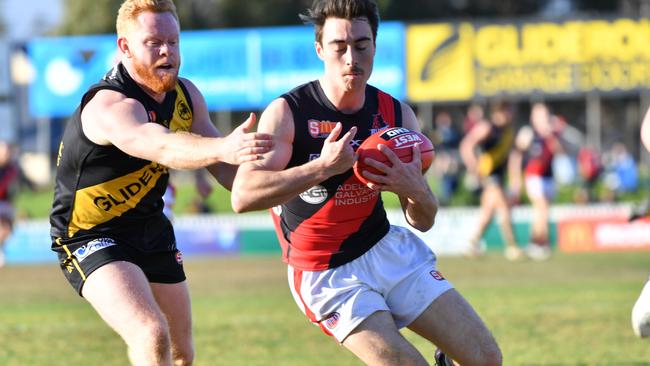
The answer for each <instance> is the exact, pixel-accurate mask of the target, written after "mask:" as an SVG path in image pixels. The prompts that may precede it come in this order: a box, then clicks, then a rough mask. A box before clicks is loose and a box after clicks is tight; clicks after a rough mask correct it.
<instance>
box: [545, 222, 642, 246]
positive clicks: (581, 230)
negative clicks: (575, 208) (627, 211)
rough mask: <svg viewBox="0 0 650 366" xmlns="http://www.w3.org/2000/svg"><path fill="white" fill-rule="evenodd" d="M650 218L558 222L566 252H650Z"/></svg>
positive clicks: (559, 242) (559, 241) (559, 243)
mask: <svg viewBox="0 0 650 366" xmlns="http://www.w3.org/2000/svg"><path fill="white" fill-rule="evenodd" d="M648 233H650V219H645V220H637V221H633V222H628V221H627V219H626V218H625V217H621V216H609V217H607V216H603V217H599V218H585V219H568V220H562V221H561V222H559V223H558V246H559V248H560V250H561V251H563V252H570V253H571V252H601V251H619V250H640V249H644V250H650V235H648Z"/></svg>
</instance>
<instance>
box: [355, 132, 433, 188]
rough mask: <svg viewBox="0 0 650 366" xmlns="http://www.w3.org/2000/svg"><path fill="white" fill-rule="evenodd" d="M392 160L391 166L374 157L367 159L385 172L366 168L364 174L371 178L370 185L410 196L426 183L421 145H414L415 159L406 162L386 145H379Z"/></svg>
mask: <svg viewBox="0 0 650 366" xmlns="http://www.w3.org/2000/svg"><path fill="white" fill-rule="evenodd" d="M377 148H378V149H379V151H381V152H382V153H383V154H384V155H386V157H387V158H388V160H389V162H390V164H391V165H390V166H389V165H387V164H384V163H382V162H380V161H377V160H374V159H366V164H367V165H369V166H371V167H373V168H375V169H377V170H379V171H380V172H382V173H384V174H373V173H370V172H368V170H364V172H363V175H364V176H365V177H366V178H368V179H369V180H371V182H369V183H368V187H369V188H371V189H374V190H381V191H387V192H393V193H395V194H397V195H404V196H408V193H409V192H413V190H415V189H418V188H423V187H421V186H422V185H426V184H427V183H426V180H425V179H424V177H423V175H422V160H421V155H420V147H419V144H418V145H413V147H412V149H413V155H412V156H413V159H412V160H411V161H410V162H408V163H405V162H403V161H401V160H400V158H399V157H398V156H397V154H395V152H394V151H393V150H391V149H390V148H389V147H388V146H386V145H382V144H380V145H378V147H377Z"/></svg>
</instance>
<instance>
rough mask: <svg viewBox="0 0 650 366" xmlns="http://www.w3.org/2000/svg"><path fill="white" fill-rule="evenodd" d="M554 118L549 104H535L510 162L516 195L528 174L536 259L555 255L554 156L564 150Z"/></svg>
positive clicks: (532, 245) (532, 247)
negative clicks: (550, 232) (552, 241)
mask: <svg viewBox="0 0 650 366" xmlns="http://www.w3.org/2000/svg"><path fill="white" fill-rule="evenodd" d="M552 118H553V116H552V115H551V112H550V111H549V109H548V107H547V106H546V104H544V103H535V104H534V105H533V107H532V109H531V111H530V126H524V127H522V128H521V129H520V130H519V132H518V133H517V137H516V138H515V146H514V148H513V149H512V151H511V153H510V159H509V162H508V165H509V173H508V177H509V179H510V187H511V190H512V193H513V194H514V195H515V196H516V197H519V195H520V192H521V187H522V182H521V180H522V179H521V178H522V175H524V177H525V178H524V184H525V187H526V194H527V196H528V199H529V200H530V203H531V204H532V208H533V219H532V229H531V235H530V238H531V243H530V244H529V246H528V248H526V254H527V255H528V256H529V257H530V258H532V259H534V260H546V259H548V258H549V257H550V256H551V246H550V242H549V237H548V222H549V211H550V205H551V201H552V200H553V198H554V197H555V182H554V181H553V157H554V156H555V155H556V154H559V153H561V152H562V145H561V144H560V141H559V139H558V138H557V136H556V135H555V132H554V129H553V121H552ZM522 168H523V170H524V173H523V174H522Z"/></svg>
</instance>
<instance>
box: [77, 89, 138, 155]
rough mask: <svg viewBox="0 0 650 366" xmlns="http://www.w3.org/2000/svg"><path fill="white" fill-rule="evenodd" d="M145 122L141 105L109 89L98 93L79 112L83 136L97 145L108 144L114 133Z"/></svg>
mask: <svg viewBox="0 0 650 366" xmlns="http://www.w3.org/2000/svg"><path fill="white" fill-rule="evenodd" d="M146 121H147V113H146V111H145V109H144V106H143V105H142V103H140V102H139V101H137V100H135V99H133V98H129V97H127V96H126V95H124V94H122V93H120V92H117V91H114V90H109V89H103V90H100V91H98V92H97V93H96V94H95V95H94V96H93V98H92V99H91V100H90V101H88V103H87V104H86V106H85V107H84V109H83V111H82V112H81V125H82V129H83V132H84V134H85V135H86V137H88V138H89V139H90V140H91V141H93V142H94V143H96V144H99V145H108V144H110V143H111V141H112V140H113V135H114V134H115V133H117V132H116V131H125V130H126V128H128V127H132V126H133V125H135V124H138V123H144V122H146Z"/></svg>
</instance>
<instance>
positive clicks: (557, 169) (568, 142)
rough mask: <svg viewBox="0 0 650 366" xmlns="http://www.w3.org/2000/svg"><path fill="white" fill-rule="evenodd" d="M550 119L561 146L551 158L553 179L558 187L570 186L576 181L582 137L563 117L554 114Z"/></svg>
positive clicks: (582, 142)
mask: <svg viewBox="0 0 650 366" xmlns="http://www.w3.org/2000/svg"><path fill="white" fill-rule="evenodd" d="M551 119H552V121H553V123H552V125H553V132H554V133H555V135H556V136H557V137H558V139H559V141H560V144H561V145H562V149H561V151H560V152H557V153H556V154H555V155H554V156H553V179H554V180H555V183H556V184H557V185H558V186H563V185H571V184H574V183H575V182H576V179H577V174H578V172H577V163H576V156H577V155H578V151H579V150H580V148H581V147H582V145H583V144H584V136H583V134H582V132H580V131H579V130H578V129H577V128H575V127H573V126H571V125H570V124H569V123H568V122H567V120H566V118H564V116H561V115H557V114H554V115H552V116H551Z"/></svg>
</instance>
